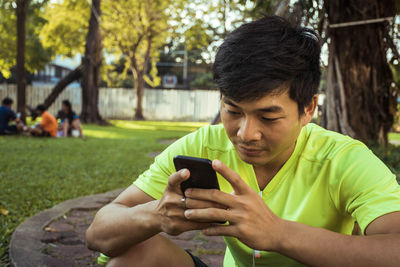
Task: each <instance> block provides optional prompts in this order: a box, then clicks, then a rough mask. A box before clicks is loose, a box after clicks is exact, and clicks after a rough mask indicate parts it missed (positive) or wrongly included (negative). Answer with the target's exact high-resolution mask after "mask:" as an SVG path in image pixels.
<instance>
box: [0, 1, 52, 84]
mask: <svg viewBox="0 0 400 267" xmlns="http://www.w3.org/2000/svg"><path fill="white" fill-rule="evenodd" d="M46 2H47V1H32V3H31V5H30V6H29V7H28V14H27V21H26V48H25V67H26V69H27V70H28V71H30V72H34V71H36V70H39V69H42V68H43V67H44V65H45V64H46V63H47V62H49V61H50V56H51V51H50V49H46V48H44V47H43V46H42V44H41V41H40V38H39V32H38V29H40V28H41V27H42V26H43V25H44V23H45V19H44V18H43V11H42V7H43V6H44V5H45V3H46ZM16 24H17V17H16V4H15V1H12V0H8V1H2V2H0V73H1V74H2V75H3V76H4V77H5V78H9V77H10V76H11V72H10V68H11V67H13V66H14V65H15V64H16V57H17V27H16Z"/></svg>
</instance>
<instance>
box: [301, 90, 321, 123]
mask: <svg viewBox="0 0 400 267" xmlns="http://www.w3.org/2000/svg"><path fill="white" fill-rule="evenodd" d="M317 105H318V95H317V94H315V95H314V96H313V97H312V99H311V102H310V103H309V104H308V105H307V106H305V107H304V114H303V116H302V117H301V124H302V126H304V125H306V124H307V123H309V122H310V121H311V119H312V117H313V115H314V112H315V109H316V108H317Z"/></svg>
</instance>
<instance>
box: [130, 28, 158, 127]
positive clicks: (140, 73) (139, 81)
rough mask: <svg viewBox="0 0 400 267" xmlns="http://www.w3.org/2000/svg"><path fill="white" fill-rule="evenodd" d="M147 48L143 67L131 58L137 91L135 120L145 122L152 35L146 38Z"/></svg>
mask: <svg viewBox="0 0 400 267" xmlns="http://www.w3.org/2000/svg"><path fill="white" fill-rule="evenodd" d="M146 41H147V47H146V52H145V55H144V62H143V65H142V66H139V65H138V64H137V60H136V58H135V57H133V58H131V70H132V73H133V77H134V78H135V85H134V89H135V90H136V110H135V115H134V119H135V120H145V117H144V115H143V96H144V87H145V84H146V83H145V80H144V76H145V75H146V74H147V71H148V69H149V63H150V54H151V43H152V41H153V35H152V33H150V34H149V36H148V37H147V38H146Z"/></svg>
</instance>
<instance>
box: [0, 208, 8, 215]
mask: <svg viewBox="0 0 400 267" xmlns="http://www.w3.org/2000/svg"><path fill="white" fill-rule="evenodd" d="M8 213H10V212H9V211H8V210H6V209H3V208H1V209H0V214H1V215H4V216H7V215H8Z"/></svg>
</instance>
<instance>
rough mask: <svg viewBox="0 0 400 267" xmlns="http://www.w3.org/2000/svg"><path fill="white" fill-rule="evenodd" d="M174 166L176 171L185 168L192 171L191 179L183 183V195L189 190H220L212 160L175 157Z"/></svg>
mask: <svg viewBox="0 0 400 267" xmlns="http://www.w3.org/2000/svg"><path fill="white" fill-rule="evenodd" d="M174 164H175V169H176V171H179V170H181V169H184V168H186V169H188V170H189V171H190V177H189V179H188V180H186V181H184V182H182V183H181V190H182V193H184V192H185V190H186V189H188V188H202V189H219V185H218V179H217V174H216V172H215V171H214V169H213V168H212V162H211V160H209V159H203V158H195V157H189V156H182V155H179V156H176V157H174Z"/></svg>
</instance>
